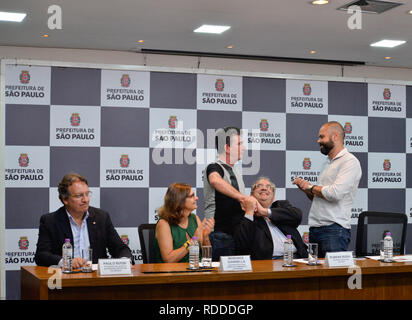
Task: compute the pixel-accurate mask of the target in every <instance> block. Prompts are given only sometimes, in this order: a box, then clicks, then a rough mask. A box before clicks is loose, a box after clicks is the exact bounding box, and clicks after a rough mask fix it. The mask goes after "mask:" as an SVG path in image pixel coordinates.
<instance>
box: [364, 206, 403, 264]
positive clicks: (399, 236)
mask: <svg viewBox="0 0 412 320" xmlns="http://www.w3.org/2000/svg"><path fill="white" fill-rule="evenodd" d="M407 223H408V218H407V216H406V214H404V213H392V212H374V211H364V212H362V213H361V214H360V215H359V220H358V230H357V234H356V256H357V257H363V256H378V255H379V252H380V240H383V238H384V237H385V235H386V232H390V233H391V237H392V239H393V254H394V255H396V254H398V255H399V254H404V253H405V239H406V228H407Z"/></svg>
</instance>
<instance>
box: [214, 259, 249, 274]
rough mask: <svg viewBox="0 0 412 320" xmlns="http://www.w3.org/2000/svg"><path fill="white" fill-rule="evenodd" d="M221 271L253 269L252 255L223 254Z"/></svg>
mask: <svg viewBox="0 0 412 320" xmlns="http://www.w3.org/2000/svg"><path fill="white" fill-rule="evenodd" d="M219 271H252V264H251V262H250V256H221V257H220V266H219Z"/></svg>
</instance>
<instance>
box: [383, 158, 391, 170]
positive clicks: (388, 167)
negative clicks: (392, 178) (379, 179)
mask: <svg viewBox="0 0 412 320" xmlns="http://www.w3.org/2000/svg"><path fill="white" fill-rule="evenodd" d="M383 170H385V171H389V170H391V161H390V160H389V159H385V160H384V161H383Z"/></svg>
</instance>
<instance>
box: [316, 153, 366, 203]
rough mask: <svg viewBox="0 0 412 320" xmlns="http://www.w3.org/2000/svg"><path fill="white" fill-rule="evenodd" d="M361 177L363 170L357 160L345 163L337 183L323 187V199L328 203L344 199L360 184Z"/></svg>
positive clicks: (339, 172) (337, 177)
mask: <svg viewBox="0 0 412 320" xmlns="http://www.w3.org/2000/svg"><path fill="white" fill-rule="evenodd" d="M361 176H362V169H361V167H360V164H359V161H358V160H357V159H356V158H351V159H349V160H348V161H345V162H344V163H343V164H342V166H341V167H340V168H339V171H338V174H337V176H336V179H335V181H333V183H332V184H330V185H328V186H322V189H321V193H322V196H323V198H324V199H326V200H328V201H339V200H341V199H343V197H344V196H345V195H346V194H348V193H350V192H351V191H352V190H353V188H354V187H356V186H357V185H358V184H359V180H360V178H361ZM318 187H319V186H318ZM313 189H314V190H315V189H317V188H316V187H315V188H313Z"/></svg>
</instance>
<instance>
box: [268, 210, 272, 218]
mask: <svg viewBox="0 0 412 320" xmlns="http://www.w3.org/2000/svg"><path fill="white" fill-rule="evenodd" d="M271 216H272V210H270V208H268V218H270V217H271Z"/></svg>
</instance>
